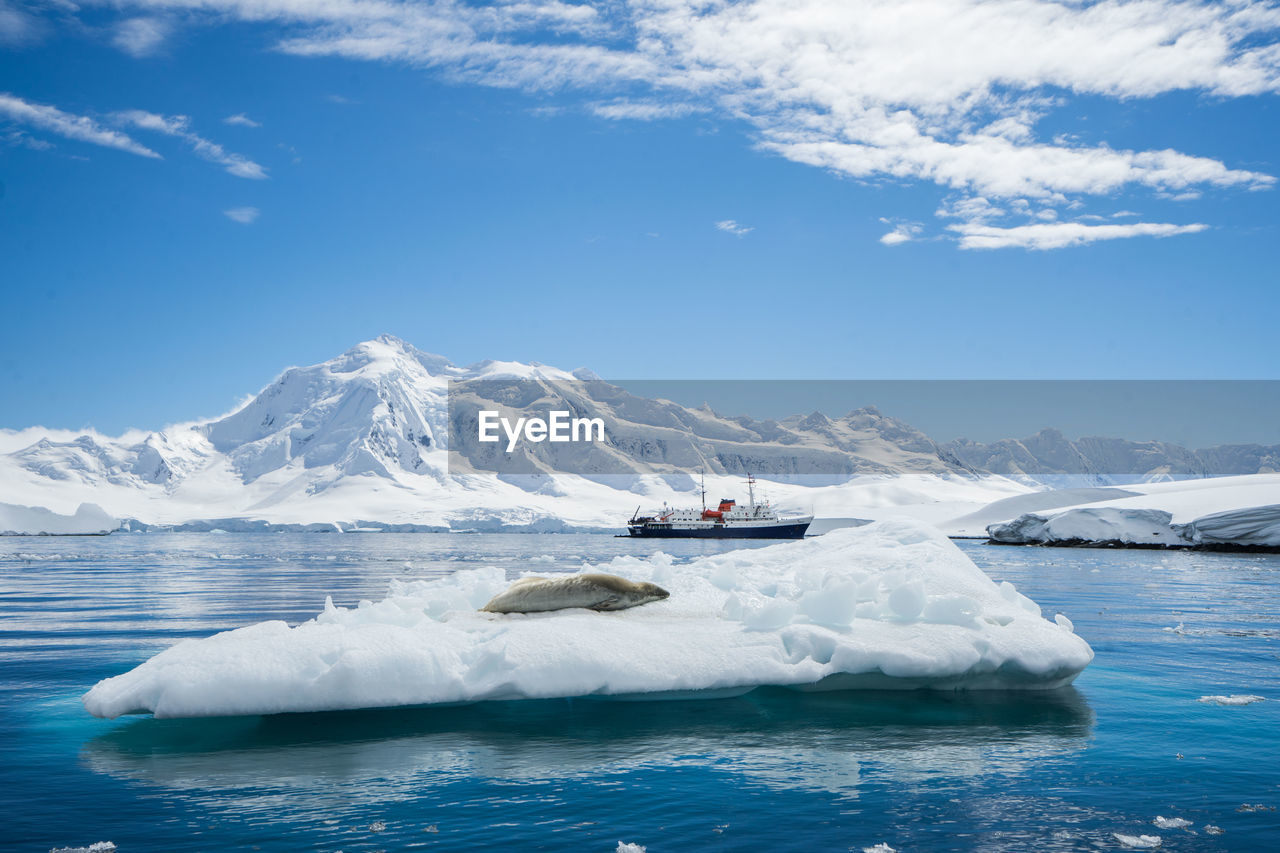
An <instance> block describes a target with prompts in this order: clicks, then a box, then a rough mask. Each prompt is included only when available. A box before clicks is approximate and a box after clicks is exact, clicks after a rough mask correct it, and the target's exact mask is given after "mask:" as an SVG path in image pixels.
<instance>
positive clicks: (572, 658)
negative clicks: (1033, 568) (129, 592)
mask: <svg viewBox="0 0 1280 853" xmlns="http://www.w3.org/2000/svg"><path fill="white" fill-rule="evenodd" d="M582 571H584V572H590V571H604V572H607V573H610V574H617V575H622V576H623V577H627V578H629V579H631V580H635V581H650V582H653V583H657V584H659V585H661V586H662V587H664V588H665V589H667V590H669V591H670V592H671V597H670V598H668V599H667V600H665V601H661V602H656V603H653V604H646V605H645V606H643V607H636V608H632V609H629V610H623V611H617V612H606V613H597V612H594V611H588V610H581V609H573V610H561V611H554V612H549V613H534V614H495V613H484V612H480V611H479V610H478V608H480V607H482V606H483V605H484V603H485V602H486V601H488V600H489V599H490V598H491V597H492V596H493V595H495V594H496V593H498V592H501V591H502V590H504V589H505V588H506V586H507V585H508V578H507V576H506V573H505V572H504V571H503V570H502V569H501V568H497V567H490V568H481V569H473V570H468V571H460V572H457V573H455V574H452V575H450V576H448V577H444V578H439V579H434V580H429V581H415V582H401V581H393V582H392V584H391V589H390V592H389V594H388V596H387V597H386V598H385V599H383V600H382V601H379V602H376V603H375V602H371V601H362V602H360V604H359V606H358V607H354V608H344V607H336V606H334V604H333V602H332V601H331V600H329V601H326V603H325V608H324V611H323V612H322V613H320V614H319V615H317V616H316V617H315V618H314V619H311V620H310V621H308V622H305V623H303V624H300V625H298V626H296V627H290V626H289V625H287V624H286V623H284V622H280V621H271V622H263V623H260V624H257V625H252V626H249V627H245V628H239V629H236V630H232V631H226V632H223V633H220V634H216V635H214V636H211V637H207V638H204V639H195V640H185V641H182V642H180V643H178V644H176V645H174V646H172V647H171V648H169V649H166V650H165V651H163V652H161V653H159V654H157V655H156V656H154V657H153V658H151V659H150V660H148V661H146V662H144V663H142V664H141V665H139V666H138V667H136V668H135V669H133V670H131V671H129V672H127V673H124V674H123V675H119V676H116V677H114V678H108V679H105V680H103V681H101V682H99V683H98V684H97V685H95V686H94V687H93V688H92V689H91V690H89V691H88V693H86V694H85V695H84V697H83V701H84V706H85V708H86V709H87V710H88V711H89V712H90V713H92V714H94V715H95V716H99V717H110V718H114V717H118V716H121V715H123V714H133V713H151V714H153V715H154V716H156V717H206V716H235V715H250V714H275V713H285V712H303V711H328V710H348V709H356V708H380V707H396V706H412V705H434V704H456V703H470V702H478V701H486V700H505V699H534V698H564V697H595V698H601V699H633V700H634V699H669V698H715V697H724V696H733V695H741V694H743V693H746V692H748V691H750V690H752V689H754V688H756V687H762V686H770V687H790V688H795V689H800V690H841V689H863V688H872V689H885V688H890V689H892V688H902V689H915V688H932V689H944V690H955V689H1020V688H1029V689H1050V688H1056V687H1061V686H1064V685H1066V684H1069V683H1070V682H1071V681H1072V680H1073V679H1074V678H1075V677H1076V676H1077V675H1078V674H1079V673H1080V672H1081V670H1083V669H1084V668H1085V666H1087V665H1088V664H1089V662H1090V661H1091V660H1092V659H1093V650H1092V649H1090V647H1089V645H1088V643H1086V642H1085V641H1084V640H1083V639H1081V638H1080V637H1079V636H1077V635H1076V634H1075V633H1074V632H1073V631H1072V629H1071V627H1070V625H1071V623H1070V621H1069V620H1066V619H1064V620H1061V621H1059V622H1051V621H1049V620H1047V619H1044V618H1043V617H1042V616H1041V613H1040V608H1039V607H1038V606H1037V605H1036V604H1035V603H1034V602H1033V601H1031V600H1030V599H1029V598H1027V597H1026V596H1024V595H1022V594H1021V593H1019V592H1018V591H1017V590H1016V589H1015V588H1014V586H1013V585H1012V584H1010V583H1007V582H1006V583H1002V584H996V583H995V582H994V581H992V580H991V579H990V578H988V577H987V576H986V575H985V574H984V573H983V572H982V571H981V570H980V569H978V567H977V566H975V565H974V564H973V563H972V562H971V561H970V560H969V559H968V558H967V557H966V556H965V555H964V554H963V553H962V552H961V551H960V550H959V549H958V548H957V547H956V546H955V545H954V544H953V543H952V542H951V541H950V540H948V539H947V538H946V537H945V536H944V535H942V534H941V533H940V532H939V531H937V530H936V529H934V528H931V527H928V526H925V525H923V524H921V523H919V522H913V521H905V520H903V521H883V522H877V523H874V524H870V525H867V526H864V527H858V528H846V529H841V530H835V531H832V532H831V533H828V534H826V535H825V536H822V537H818V538H815V539H808V540H802V541H798V542H788V543H784V544H779V545H773V546H769V547H765V548H759V549H752V550H739V551H733V552H730V553H726V554H718V555H714V556H708V557H702V558H698V559H695V560H693V561H691V562H688V563H676V562H674V561H673V560H672V559H671V558H670V557H668V556H666V555H665V554H657V555H654V556H652V557H649V558H645V559H642V558H638V557H631V556H627V557H617V558H615V559H614V560H612V561H611V562H609V563H606V564H603V565H600V566H585V565H584V567H583V569H582ZM527 574H532V573H527Z"/></svg>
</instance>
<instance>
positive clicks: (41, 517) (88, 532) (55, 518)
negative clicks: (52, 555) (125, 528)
mask: <svg viewBox="0 0 1280 853" xmlns="http://www.w3.org/2000/svg"><path fill="white" fill-rule="evenodd" d="M119 527H120V521H119V520H118V519H116V518H114V517H112V516H110V515H108V514H107V513H106V512H105V511H103V509H102V507H100V506H98V505H97V504H91V503H82V504H80V506H78V507H76V511H75V512H74V513H72V514H71V515H60V514H58V513H56V512H51V511H50V510H48V509H46V508H45V507H40V506H22V505H19V504H7V503H0V536H104V535H106V534H108V533H111V532H112V531H114V530H116V529H118V528H119Z"/></svg>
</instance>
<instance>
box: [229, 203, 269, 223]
mask: <svg viewBox="0 0 1280 853" xmlns="http://www.w3.org/2000/svg"><path fill="white" fill-rule="evenodd" d="M261 213H262V211H260V210H258V208H256V207H233V208H231V209H230V210H224V211H222V215H223V216H225V217H227V218H228V219H230V220H231V221H233V222H239V223H240V224H241V225H252V224H253V223H254V222H255V221H256V220H257V218H258V215H259V214H261Z"/></svg>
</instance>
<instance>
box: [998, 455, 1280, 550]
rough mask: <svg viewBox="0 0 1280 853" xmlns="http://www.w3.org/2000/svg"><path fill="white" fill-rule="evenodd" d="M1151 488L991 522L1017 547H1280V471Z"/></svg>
mask: <svg viewBox="0 0 1280 853" xmlns="http://www.w3.org/2000/svg"><path fill="white" fill-rule="evenodd" d="M1132 488H1140V489H1142V490H1143V491H1144V492H1145V493H1144V494H1139V495H1136V496H1132V497H1122V498H1119V499H1115V500H1107V501H1095V502H1093V503H1088V504H1084V505H1079V506H1073V507H1068V508H1065V509H1061V510H1058V511H1056V512H1026V513H1023V514H1021V515H1019V516H1018V517H1016V518H1014V519H1012V520H1010V521H1004V522H1000V523H995V524H991V525H990V526H988V527H987V534H988V536H989V537H990V538H991V541H993V542H997V543H1003V544H1015V545H1088V546H1099V545H1105V546H1111V547H1130V548H1205V549H1265V550H1274V549H1280V475H1276V474H1254V475H1250V476H1245V477H1220V478H1213V479H1209V480H1191V481H1181V482H1176V483H1161V484H1149V485H1145V486H1138V487H1132Z"/></svg>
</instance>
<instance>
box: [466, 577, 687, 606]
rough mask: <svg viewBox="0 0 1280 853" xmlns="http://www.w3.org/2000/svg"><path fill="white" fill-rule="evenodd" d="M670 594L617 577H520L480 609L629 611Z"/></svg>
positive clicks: (663, 590)
mask: <svg viewBox="0 0 1280 853" xmlns="http://www.w3.org/2000/svg"><path fill="white" fill-rule="evenodd" d="M669 595H671V593H669V592H667V591H666V590H665V589H663V588H662V587H660V586H658V585H657V584H652V583H643V582H642V583H636V582H634V581H629V580H627V579H626V578H620V577H618V576H617V575H602V574H592V575H567V576H566V577H562V578H521V579H520V580H518V581H516V582H515V583H513V584H512V585H511V586H510V587H508V588H507V590H506V592H501V593H498V594H497V595H495V596H494V597H493V598H492V599H490V601H489V603H488V604H486V605H485V606H484V607H482V608H480V609H481V610H486V611H488V612H490V613H536V612H541V611H545V610H565V609H568V608H571V607H585V608H587V609H588V610H626V609H627V608H628V607H638V606H640V605H641V604H648V603H649V602H651V601H662V600H663V599H664V598H666V597H668V596H669Z"/></svg>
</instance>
